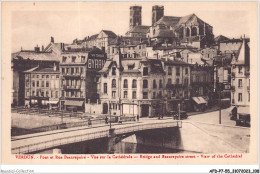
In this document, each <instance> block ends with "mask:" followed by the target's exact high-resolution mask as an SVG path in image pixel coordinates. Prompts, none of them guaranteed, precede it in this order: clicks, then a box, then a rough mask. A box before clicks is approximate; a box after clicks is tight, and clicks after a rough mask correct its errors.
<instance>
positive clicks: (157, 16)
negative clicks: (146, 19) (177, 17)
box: [152, 5, 164, 26]
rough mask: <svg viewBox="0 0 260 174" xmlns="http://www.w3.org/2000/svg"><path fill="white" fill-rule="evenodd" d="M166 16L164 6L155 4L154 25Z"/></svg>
mask: <svg viewBox="0 0 260 174" xmlns="http://www.w3.org/2000/svg"><path fill="white" fill-rule="evenodd" d="M163 16H164V7H163V6H158V5H155V6H153V8H152V26H153V25H154V24H155V23H156V22H157V21H158V20H159V19H161V17H163Z"/></svg>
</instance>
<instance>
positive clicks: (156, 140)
mask: <svg viewBox="0 0 260 174" xmlns="http://www.w3.org/2000/svg"><path fill="white" fill-rule="evenodd" d="M207 3H208V4H207ZM236 3H237V7H235V4H236ZM4 5H6V6H3V7H2V8H3V10H5V11H3V12H6V13H7V12H8V20H9V22H8V27H9V29H10V30H9V31H7V30H3V31H4V32H5V33H7V32H8V33H9V34H8V36H10V38H8V44H9V45H8V46H9V49H8V50H10V52H7V53H6V54H5V55H6V56H7V57H5V58H4V59H5V62H8V64H6V65H4V66H6V68H8V69H7V71H6V73H3V70H2V75H3V77H4V79H7V78H8V87H9V86H10V89H7V90H6V92H5V91H3V90H2V95H5V94H3V93H8V94H6V96H9V98H10V100H9V99H8V100H6V101H10V103H9V102H5V106H7V107H6V108H4V106H3V105H2V109H5V113H6V115H4V116H2V125H3V124H6V125H5V127H7V129H5V130H8V133H10V135H8V136H7V141H9V142H10V143H9V144H8V146H5V149H7V150H8V149H9V150H8V151H10V152H11V154H10V155H11V156H16V157H15V158H16V160H18V159H22V158H24V157H25V156H24V155H26V156H27V155H29V157H31V158H32V159H35V158H37V160H40V159H44V158H46V159H50V155H55V158H56V159H57V158H59V156H60V158H61V159H75V158H76V159H77V160H78V159H79V160H93V159H94V158H99V159H100V158H101V159H102V156H100V155H101V154H102V155H106V154H107V155H112V156H103V157H104V158H105V157H106V158H109V157H111V158H113V159H116V160H119V159H124V160H126V159H127V160H132V163H135V162H134V160H147V159H150V158H160V159H164V160H169V159H171V158H174V159H175V161H168V162H166V161H165V162H166V163H169V164H170V163H176V160H178V158H190V159H189V160H192V158H196V159H199V160H201V159H203V158H209V157H210V158H212V156H211V155H212V154H222V157H220V156H221V155H220V156H219V158H224V159H225V160H227V159H231V160H232V161H233V162H234V160H237V158H241V159H242V158H244V157H245V156H244V155H252V154H255V156H253V157H255V158H254V159H256V158H257V156H258V150H257V149H256V148H255V146H257V145H258V144H257V142H258V136H257V130H258V119H257V116H258V111H257V98H255V99H253V98H254V97H255V96H257V78H258V76H257V74H256V77H257V78H253V80H252V81H250V70H252V69H254V70H253V71H254V72H257V68H258V67H257V52H256V51H255V50H256V49H255V48H256V40H255V39H254V40H253V44H252V37H255V36H256V37H255V38H257V35H252V33H254V32H255V29H252V25H253V26H255V27H256V28H257V23H256V20H252V19H253V18H252V15H254V14H257V8H254V7H257V3H251V4H250V3H246V2H244V3H243V2H240V3H239V2H233V3H232V2H222V3H217V2H214V3H213V2H212V4H211V3H209V2H205V3H201V4H199V2H186V3H185V2H162V1H158V2H140V1H139V2H23V3H22V2H18V3H17V4H12V3H9V4H8V3H6V4H4ZM218 5H219V6H218ZM224 6H225V8H224ZM228 6H232V7H230V9H229V8H228ZM242 6H244V8H245V9H246V10H245V9H242V10H240V7H241V8H242ZM11 7H12V8H11ZM214 8H215V9H214ZM8 9H9V10H8ZM253 12H254V13H253ZM6 16H7V15H6ZM4 17H5V16H4V15H3V19H2V20H4ZM254 17H255V18H256V17H257V16H254ZM252 21H253V22H255V23H252ZM2 22H4V21H2ZM252 47H253V50H254V53H253V56H252V50H250V48H251V49H252ZM3 51H4V50H3ZM8 56H9V57H10V59H9V58H8ZM2 61H3V58H2ZM252 64H253V66H252ZM9 65H10V66H9ZM2 66H3V64H2ZM8 70H10V71H8ZM9 83H10V84H9ZM6 88H7V87H6ZM252 89H253V90H254V91H252ZM3 100H5V99H4V98H3V97H2V102H3ZM255 106H256V107H255ZM8 108H10V110H8ZM252 111H254V112H252ZM3 117H4V118H3ZM7 117H8V120H7V121H6V122H4V121H3V119H7ZM3 133H5V132H4V131H3V129H2V134H3ZM252 137H253V138H252ZM2 142H3V140H2ZM252 142H253V143H252ZM2 148H3V145H2ZM255 149H256V151H255ZM73 154H74V156H70V155H73ZM75 154H76V155H75ZM113 154H114V155H113ZM187 154H188V156H187ZM34 155H36V156H37V157H36V156H34ZM88 155H91V156H88ZM92 155H93V156H92ZM94 155H96V156H94ZM150 155H151V156H150ZM38 156H39V157H38ZM27 157H28V156H27ZM216 158H217V157H216ZM107 160H108V159H107ZM211 160H212V159H211ZM28 161H29V160H28ZM193 161H194V162H193V163H195V161H196V160H194V159H193ZM18 162H19V161H18ZM101 162H102V161H101ZM146 162H147V161H146ZM248 162H249V161H248ZM49 163H52V162H51V161H49ZM98 163H99V162H98ZM122 163H125V162H124V161H122ZM157 163H158V161H157ZM183 163H185V162H183ZM229 163H230V162H229ZM234 163H235V162H234Z"/></svg>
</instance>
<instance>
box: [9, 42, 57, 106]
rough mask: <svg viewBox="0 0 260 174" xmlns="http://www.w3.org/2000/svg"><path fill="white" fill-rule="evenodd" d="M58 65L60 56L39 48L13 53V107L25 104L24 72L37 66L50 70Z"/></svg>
mask: <svg viewBox="0 0 260 174" xmlns="http://www.w3.org/2000/svg"><path fill="white" fill-rule="evenodd" d="M58 63H59V60H58V56H57V55H56V54H55V53H53V52H51V53H49V52H44V50H40V48H39V47H35V49H34V50H21V51H19V52H16V53H12V78H13V83H12V105H24V104H25V93H24V92H25V85H24V84H25V81H24V80H25V76H24V73H23V72H24V71H26V70H28V69H31V68H35V67H36V66H39V67H42V68H48V67H52V66H53V65H54V64H56V65H58Z"/></svg>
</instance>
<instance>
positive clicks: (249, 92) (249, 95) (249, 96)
mask: <svg viewBox="0 0 260 174" xmlns="http://www.w3.org/2000/svg"><path fill="white" fill-rule="evenodd" d="M248 101H250V92H248Z"/></svg>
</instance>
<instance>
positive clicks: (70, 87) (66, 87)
mask: <svg viewBox="0 0 260 174" xmlns="http://www.w3.org/2000/svg"><path fill="white" fill-rule="evenodd" d="M80 88H81V86H80V85H73V86H67V85H63V89H80Z"/></svg>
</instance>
